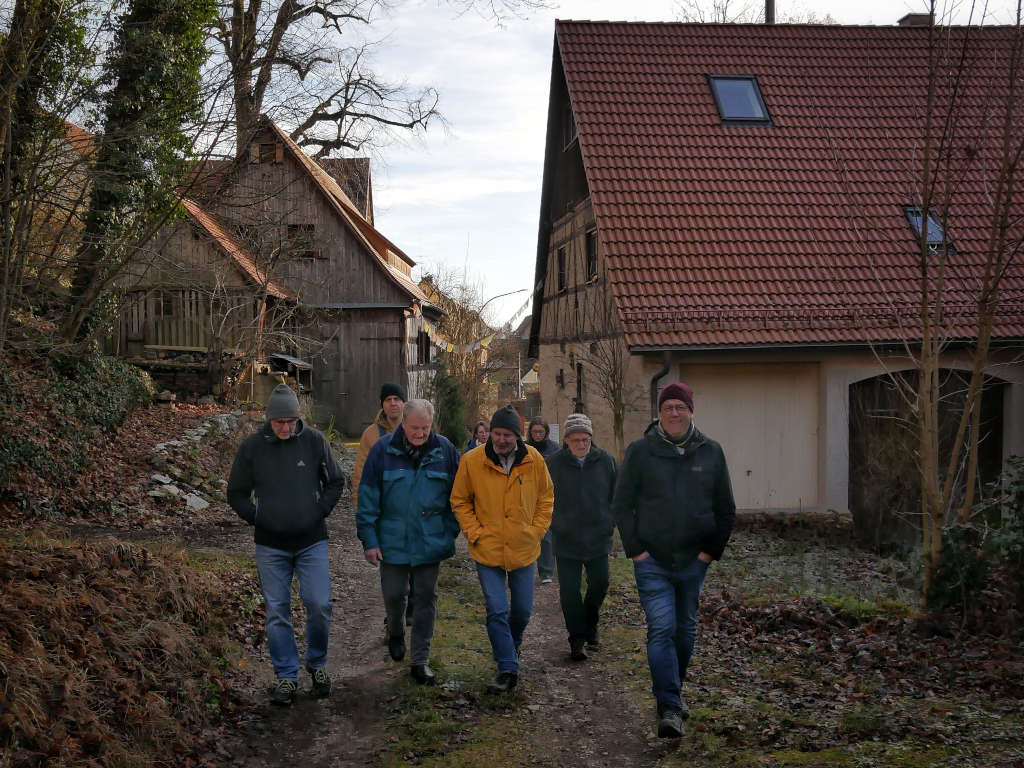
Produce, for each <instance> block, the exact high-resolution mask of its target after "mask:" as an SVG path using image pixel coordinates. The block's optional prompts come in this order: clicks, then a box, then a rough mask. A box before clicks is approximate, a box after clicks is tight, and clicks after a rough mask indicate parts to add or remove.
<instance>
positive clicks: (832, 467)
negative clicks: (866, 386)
mask: <svg viewBox="0 0 1024 768" xmlns="http://www.w3.org/2000/svg"><path fill="white" fill-rule="evenodd" d="M570 351H571V346H567V347H566V352H565V353H562V352H561V351H560V347H559V345H558V344H551V345H543V346H541V348H540V354H541V357H540V386H541V405H542V409H543V414H544V417H545V418H547V419H548V420H549V421H558V422H559V423H561V422H563V421H564V420H565V416H566V415H567V414H568V413H569V409H570V407H571V405H572V398H573V396H574V395H575V393H576V385H575V379H574V378H573V376H574V374H573V372H572V370H571V368H570V366H569V361H568V353H569V352H570ZM968 363H969V360H968V359H967V357H966V355H964V354H960V353H951V354H948V355H947V356H946V357H945V358H944V359H943V361H942V365H943V367H956V368H967V367H968ZM662 364H663V363H662V357H661V356H660V355H655V354H651V355H646V356H644V355H634V356H633V357H632V358H631V361H630V369H629V370H630V374H629V375H630V377H631V378H633V380H634V383H635V389H634V391H636V392H642V393H643V397H642V398H641V399H642V403H637V404H635V405H634V407H633V408H631V409H630V410H629V412H628V414H627V418H626V425H625V443H626V445H628V444H629V443H630V442H632V441H633V440H635V439H636V438H638V437H639V436H640V435H641V434H642V433H643V430H644V429H645V428H646V427H647V425H648V424H649V423H650V411H649V406H648V404H647V400H646V396H647V393H648V391H649V387H650V381H651V377H652V376H653V375H654V374H655V373H656V372H657V371H658V370H659V369H660V368H661V367H662ZM910 367H912V365H911V361H910V360H909V359H908V358H907V357H906V356H904V355H898V354H889V355H880V356H877V357H876V356H875V355H873V354H872V353H871V352H870V351H866V350H859V349H845V348H835V349H831V350H815V351H804V350H800V349H793V350H737V351H718V352H701V353H696V352H678V353H675V356H674V357H673V359H672V364H671V366H670V370H669V373H668V374H666V375H665V376H663V377H662V378H661V379H660V380H659V385H660V386H664V385H665V384H668V383H669V382H672V381H677V380H680V379H681V380H683V381H686V382H687V383H689V384H690V385H691V386H693V387H694V390H695V409H696V413H695V416H696V420H697V425H698V427H700V429H701V430H703V431H705V432H707V433H708V434H709V435H710V436H711V437H712V438H714V439H715V440H717V441H718V442H720V443H721V444H722V447H723V449H724V450H725V453H726V457H727V459H728V461H729V469H730V473H731V475H732V481H733V489H734V492H735V494H736V502H737V506H739V507H740V508H741V509H764V508H768V509H786V510H790V511H798V510H801V509H804V510H827V509H833V510H839V511H845V510H847V509H848V508H849V485H850V477H849V471H850V469H849V463H850V455H849V439H850V436H849V430H850V413H849V410H850V409H849V402H850V394H849V392H850V385H851V384H853V383H855V382H858V381H861V380H863V379H866V378H870V377H873V376H878V375H881V374H884V373H886V372H896V371H900V370H906V369H907V368H910ZM558 368H563V369H564V371H565V376H566V385H565V388H564V389H559V388H558V387H557V386H556V384H555V373H556V372H557V370H558ZM986 373H988V374H989V375H992V376H995V377H997V378H999V379H1001V380H1002V381H1004V382H1006V383H1007V387H1006V390H1005V394H1004V405H1003V409H1004V421H1003V458H1004V460H1005V459H1006V458H1008V457H1009V456H1011V455H1018V456H1022V455H1024V362H1022V359H1021V356H1020V354H1019V350H1018V351H997V352H995V353H994V354H993V362H992V364H990V365H989V366H988V368H987V369H986ZM584 396H585V401H586V403H587V410H588V412H589V413H590V415H591V418H592V419H593V420H594V437H595V439H596V440H597V441H598V442H599V444H600V445H602V446H603V447H605V448H606V449H608V450H610V451H613V452H614V450H613V449H614V441H613V439H612V429H611V421H610V416H609V415H608V412H607V408H606V407H605V406H604V404H603V403H602V402H601V401H600V399H599V398H598V397H596V396H595V395H594V393H592V392H585V393H584ZM748 471H749V472H750V474H749V475H748V474H747V472H748Z"/></svg>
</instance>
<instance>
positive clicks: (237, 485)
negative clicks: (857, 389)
mask: <svg viewBox="0 0 1024 768" xmlns="http://www.w3.org/2000/svg"><path fill="white" fill-rule="evenodd" d="M266 417H267V420H266V422H265V423H264V424H263V428H262V429H260V430H258V431H257V432H254V433H253V434H252V435H250V436H249V437H247V438H246V439H245V440H244V441H243V442H242V445H241V446H240V447H239V449H238V453H237V455H236V456H235V462H234V465H233V466H232V467H231V476H230V477H229V478H228V489H227V497H228V503H229V504H230V505H231V508H232V509H234V510H235V512H236V513H237V514H238V516H239V517H241V518H242V519H243V520H245V522H247V523H248V524H249V525H251V526H253V528H254V538H255V541H256V567H257V570H258V571H259V577H260V587H261V589H262V591H263V600H264V602H265V603H266V610H267V617H266V632H267V645H268V646H269V647H270V661H271V663H272V664H273V666H274V675H275V677H276V678H277V682H276V684H275V685H274V689H273V692H272V693H271V696H270V701H271V703H273V704H279V705H288V704H291V703H292V702H293V701H294V700H295V693H296V691H297V689H298V674H299V652H298V647H297V646H296V643H295V630H294V629H293V628H292V622H291V591H292V578H293V577H294V576H297V577H298V579H299V594H300V595H301V597H302V602H303V603H304V604H305V606H306V670H307V671H308V672H309V673H310V675H311V676H312V689H311V693H312V695H313V696H315V697H318V698H323V697H325V696H328V695H330V692H331V678H330V677H329V676H328V674H327V669H326V665H327V640H328V637H329V635H330V623H331V581H330V574H329V572H328V563H327V525H326V522H325V521H326V518H327V516H328V515H329V514H331V510H332V509H334V505H335V504H337V503H338V498H339V497H340V496H341V492H342V490H344V488H345V476H344V475H343V474H342V472H341V467H340V466H339V464H338V460H337V459H336V458H335V457H334V453H333V452H332V451H331V446H330V445H329V444H328V442H327V438H325V437H324V436H323V434H321V433H320V432H318V431H317V430H315V429H313V428H312V427H309V426H306V425H305V424H304V423H303V422H302V418H301V413H300V410H299V399H298V398H297V397H296V396H295V392H294V391H292V389H291V387H289V386H287V385H286V384H278V385H277V386H276V387H275V388H274V391H273V392H271V393H270V397H269V398H268V399H267V409H266Z"/></svg>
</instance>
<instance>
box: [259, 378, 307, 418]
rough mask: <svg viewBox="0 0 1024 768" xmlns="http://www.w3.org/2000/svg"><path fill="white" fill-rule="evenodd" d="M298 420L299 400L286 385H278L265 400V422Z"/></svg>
mask: <svg viewBox="0 0 1024 768" xmlns="http://www.w3.org/2000/svg"><path fill="white" fill-rule="evenodd" d="M297 418H299V398H297V397H296V396H295V392H294V390H292V388H291V387H289V386H288V385H287V384H278V385H277V386H276V387H274V391H273V392H271V393H270V397H268V398H267V421H270V420H271V419H297Z"/></svg>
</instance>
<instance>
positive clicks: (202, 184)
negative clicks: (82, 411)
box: [117, 117, 436, 435]
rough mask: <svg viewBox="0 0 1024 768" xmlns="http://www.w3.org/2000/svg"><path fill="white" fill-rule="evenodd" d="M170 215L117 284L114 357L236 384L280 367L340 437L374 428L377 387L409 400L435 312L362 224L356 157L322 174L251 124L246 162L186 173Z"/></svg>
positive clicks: (282, 140)
mask: <svg viewBox="0 0 1024 768" xmlns="http://www.w3.org/2000/svg"><path fill="white" fill-rule="evenodd" d="M353 198H355V201H354V200H353ZM182 205H183V209H184V216H183V217H182V218H181V220H179V221H177V222H175V223H174V224H172V225H170V226H168V227H166V228H165V229H164V230H163V231H162V232H161V233H159V235H158V236H157V237H156V238H154V241H153V244H152V245H151V246H150V247H149V248H148V249H147V250H146V252H144V253H143V254H140V256H139V258H137V259H136V260H135V262H134V263H133V264H132V266H131V268H130V270H129V273H128V275H127V277H126V278H125V280H124V285H125V288H126V291H127V295H128V301H127V303H126V309H125V311H124V313H123V316H122V322H121V327H120V334H119V339H118V341H117V348H118V350H120V351H121V352H122V353H123V354H126V355H128V356H130V357H134V358H137V359H139V358H141V359H142V360H143V361H145V360H148V361H150V362H149V366H150V367H151V368H153V369H154V370H155V371H157V372H160V371H162V370H165V369H167V368H170V367H176V368H178V369H181V368H183V367H186V368H187V367H188V365H190V364H191V365H194V366H196V367H200V368H203V369H204V370H207V371H208V372H209V375H211V376H214V377H216V376H219V375H222V374H223V373H224V370H225V369H226V368H228V369H229V368H230V367H231V366H232V365H236V364H241V363H243V362H244V363H246V364H247V365H249V366H250V367H248V368H246V369H245V370H243V371H241V372H239V373H238V374H237V375H240V376H241V377H242V378H243V380H244V381H246V382H248V383H249V384H252V382H254V381H255V380H256V379H257V378H258V377H257V374H256V373H255V371H258V370H261V369H264V368H265V366H264V363H265V362H266V361H268V360H271V361H274V360H276V361H278V362H280V361H284V363H285V364H286V365H287V366H288V368H289V370H291V371H292V372H295V371H294V369H296V368H297V369H298V370H301V371H305V372H306V374H307V375H305V376H302V375H300V376H298V377H297V378H298V379H299V381H300V383H302V384H304V385H305V386H306V387H308V388H309V389H311V392H310V394H311V395H312V396H313V399H314V402H315V407H316V408H317V411H318V412H317V417H318V418H319V419H323V420H327V419H328V418H333V420H334V425H335V427H336V428H337V429H338V430H339V431H341V432H343V433H346V434H351V435H356V434H359V433H360V432H361V431H362V429H363V428H364V427H365V426H366V425H367V424H369V423H370V421H372V419H373V418H374V417H375V416H376V414H377V411H378V409H379V406H380V403H379V400H378V394H379V390H380V385H381V384H382V383H383V382H387V381H391V382H397V383H400V384H402V385H403V386H405V387H406V388H407V389H408V390H410V396H415V395H417V394H422V393H418V392H417V391H416V390H417V387H418V385H419V384H421V383H422V381H421V380H422V376H420V375H419V373H420V370H419V369H420V368H422V367H423V365H421V363H423V362H424V361H422V360H420V359H419V358H420V357H422V356H424V354H426V355H429V349H427V350H426V351H424V338H425V337H426V334H425V333H424V332H423V329H422V327H421V326H422V321H423V312H424V311H427V312H428V313H429V312H431V311H434V308H433V307H432V306H431V305H430V302H429V301H427V298H426V296H425V295H424V294H423V292H422V291H421V290H420V289H419V287H418V286H417V285H416V283H415V282H414V281H413V280H412V277H411V275H412V267H413V266H414V262H413V260H412V259H411V258H410V257H409V256H408V255H407V254H406V253H405V252H404V251H402V249H401V248H399V247H398V246H397V245H396V244H394V243H393V242H391V241H390V240H389V239H388V238H387V237H386V236H385V235H384V234H383V233H381V232H380V231H379V230H378V229H377V228H376V227H375V226H374V224H373V203H372V194H371V191H370V178H369V162H368V161H367V160H366V159H365V158H356V159H353V160H338V159H333V160H331V161H329V162H327V163H324V164H323V165H321V164H320V163H318V162H317V161H316V160H314V159H313V158H311V157H309V156H308V155H306V154H305V153H304V152H303V151H302V150H301V149H300V148H299V147H298V146H297V145H296V144H295V142H293V141H292V140H291V138H289V136H288V135H287V134H286V133H285V132H284V131H282V130H281V129H280V128H279V127H278V126H277V125H276V124H274V122H273V121H271V120H270V119H269V118H265V117H264V118H263V119H262V120H261V122H260V124H259V127H258V130H257V131H256V132H255V134H254V135H253V136H252V137H251V140H250V142H249V151H248V152H246V153H243V154H242V156H241V157H239V158H238V159H236V160H234V161H231V162H219V163H208V164H206V165H205V166H203V167H202V168H201V169H199V170H198V171H197V173H196V174H195V178H193V179H192V182H191V188H190V189H189V190H188V191H187V192H183V195H182ZM435 319H436V318H435ZM170 359H174V360H178V361H179V363H178V364H177V365H176V366H172V365H170ZM190 360H191V361H193V362H191V363H190V362H189V361H190ZM222 360H223V361H224V362H223V363H222V362H221V361H222ZM181 361H184V362H181ZM211 361H213V364H211ZM310 374H311V375H310ZM410 374H412V375H410ZM172 383H173V382H172ZM209 385H210V386H211V387H214V388H215V385H216V382H213V381H210V382H209ZM195 386H196V385H195V384H194V382H193V384H192V388H193V389H194V388H195ZM249 392H255V394H256V399H259V398H258V391H257V389H256V388H255V386H254V385H253V388H252V389H250V388H249V386H248V385H247V384H243V385H242V387H241V391H240V392H239V395H240V396H241V397H243V398H245V397H247V396H248V394H249Z"/></svg>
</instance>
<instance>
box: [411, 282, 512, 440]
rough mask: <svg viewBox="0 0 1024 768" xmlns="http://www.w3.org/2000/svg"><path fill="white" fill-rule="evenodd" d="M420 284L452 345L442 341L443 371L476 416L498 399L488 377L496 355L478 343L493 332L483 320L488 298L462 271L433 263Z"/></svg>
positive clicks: (473, 416) (469, 415) (469, 410)
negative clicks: (441, 312) (437, 310)
mask: <svg viewBox="0 0 1024 768" xmlns="http://www.w3.org/2000/svg"><path fill="white" fill-rule="evenodd" d="M420 288H421V289H422V290H423V291H424V293H426V295H427V297H428V298H429V299H430V300H431V301H432V302H434V303H435V304H437V305H438V306H439V307H441V309H443V310H444V312H445V316H444V318H443V319H442V320H441V321H440V323H439V331H440V333H441V335H442V337H443V338H444V339H445V340H446V341H447V342H449V343H450V344H451V345H452V348H451V349H446V348H445V346H444V345H442V349H441V358H442V361H443V363H444V368H445V371H446V372H447V373H448V375H450V376H452V377H454V378H455V379H456V380H457V381H458V383H459V388H460V389H461V390H462V394H463V397H464V400H465V410H466V415H467V418H470V419H473V420H475V419H477V418H479V417H481V416H482V415H483V414H485V413H486V411H487V409H488V407H489V406H492V405H495V404H496V402H497V397H496V387H495V386H494V385H493V384H492V382H491V381H490V374H491V373H492V369H493V366H494V362H493V361H494V360H495V359H497V358H495V357H494V356H493V355H492V351H491V350H490V349H488V348H487V347H483V346H480V345H479V344H478V342H480V341H481V339H483V338H486V337H487V336H489V335H491V334H493V333H495V332H494V330H493V329H492V328H491V327H490V326H489V325H488V324H487V322H486V321H485V320H484V315H483V311H484V309H485V305H486V303H487V302H485V301H484V300H483V297H482V293H481V288H480V286H479V285H477V284H474V283H473V282H472V281H471V280H470V278H469V275H468V274H467V273H466V272H465V271H462V272H459V271H456V270H450V269H444V268H443V267H439V266H438V267H434V268H433V269H432V270H431V273H430V274H427V275H424V277H423V278H422V280H421V281H420ZM474 347H475V348H474Z"/></svg>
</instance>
